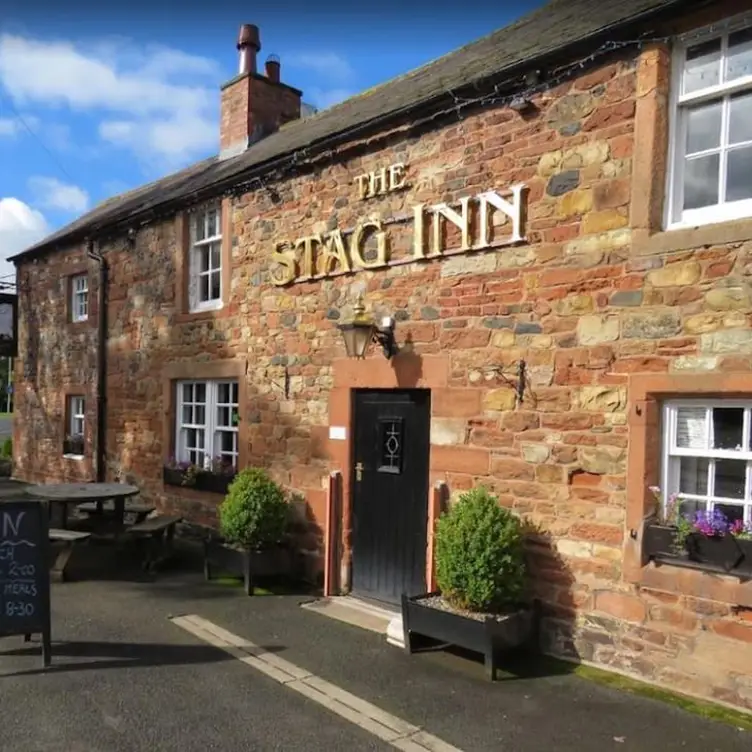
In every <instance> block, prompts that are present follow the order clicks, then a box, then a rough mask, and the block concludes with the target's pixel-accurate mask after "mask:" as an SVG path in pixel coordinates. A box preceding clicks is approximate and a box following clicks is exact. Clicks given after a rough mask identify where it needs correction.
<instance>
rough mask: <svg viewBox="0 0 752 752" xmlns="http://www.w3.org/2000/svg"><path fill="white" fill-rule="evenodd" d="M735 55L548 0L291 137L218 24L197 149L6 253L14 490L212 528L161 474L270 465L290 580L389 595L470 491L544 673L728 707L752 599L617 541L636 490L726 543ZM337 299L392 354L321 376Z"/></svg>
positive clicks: (202, 507)
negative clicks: (494, 537) (134, 497)
mask: <svg viewBox="0 0 752 752" xmlns="http://www.w3.org/2000/svg"><path fill="white" fill-rule="evenodd" d="M751 30H752V2H748V1H747V0H744V1H743V2H740V1H739V0H736V1H735V2H717V3H712V4H709V3H707V2H692V1H690V0H635V1H634V2H630V3H624V2H621V1H620V0H601V2H599V3H595V4H593V3H590V2H585V0H571V2H568V3H563V2H554V3H551V4H550V5H547V6H545V7H544V8H542V9H541V10H539V11H536V12H534V13H532V14H530V15H529V16H526V17H525V18H523V19H522V20H520V21H519V22H516V23H515V24H514V25H512V26H510V27H507V28H505V29H501V30H499V31H496V32H494V33H493V34H491V35H490V36H488V37H485V38H484V39H481V40H479V41H477V42H475V43H473V44H471V45H468V46H466V47H463V48H462V49H460V50H458V51H456V52H454V53H451V54H450V55H447V56H445V57H444V58H441V59H439V60H437V61H434V62H433V63H430V64H428V65H427V66H425V67H423V68H422V69H420V71H417V72H413V73H409V74H407V75H406V76H402V77H400V78H398V79H396V80H394V81H392V82H389V83H387V84H384V85H383V86H379V87H376V88H375V89H372V90H370V91H368V92H365V93H364V94H362V95H359V96H357V97H354V98H353V99H350V100H348V101H346V102H343V103H341V104H339V105H336V106H333V107H331V108H329V109H327V110H324V111H322V112H319V113H315V114H308V113H307V111H306V108H305V107H304V106H303V104H302V102H301V92H300V91H299V90H297V89H294V88H293V87H291V86H288V85H287V84H284V83H281V78H280V77H281V76H282V75H283V74H282V72H281V67H280V65H281V64H280V63H279V62H278V61H276V60H274V59H272V60H270V61H269V62H268V63H267V65H266V68H265V72H264V73H260V72H258V71H257V66H256V53H257V52H258V51H259V50H260V49H261V41H260V34H259V30H258V29H256V28H255V27H251V26H244V27H243V31H242V33H241V38H240V41H239V43H238V44H239V53H240V64H239V73H238V75H237V76H236V77H235V78H233V79H232V80H231V81H229V82H228V83H227V84H226V85H225V86H224V87H223V88H222V91H221V94H220V93H218V97H219V98H220V99H221V118H220V133H218V152H219V155H218V157H215V158H211V159H208V160H205V161H203V162H200V163H198V164H196V165H193V166H191V167H188V168H186V169H185V170H183V171H182V172H179V173H177V174H175V175H171V176H168V177H166V178H164V179H163V180H161V181H158V182H156V183H154V184H153V185H150V186H146V187H144V188H140V189H136V190H135V191H133V192H132V193H126V194H124V195H123V196H120V197H118V198H117V199H116V200H111V201H106V202H104V203H103V204H101V205H100V206H98V207H96V208H95V209H94V210H93V211H92V212H90V213H89V214H87V215H85V216H83V217H81V218H80V219H78V220H77V221H76V222H74V223H73V224H71V225H70V226H68V227H66V228H63V229H62V230H59V231H58V232H56V233H55V234H53V235H52V236H50V237H49V238H48V239H46V240H45V241H43V242H42V243H40V244H38V245H36V246H34V247H32V248H30V249H28V250H27V251H25V252H23V253H22V254H20V255H18V256H17V257H16V258H15V263H16V266H17V286H18V296H19V300H18V310H19V322H18V341H19V357H18V358H17V359H16V361H15V375H14V385H15V395H14V401H15V421H14V442H13V443H14V453H15V455H16V459H15V468H14V472H15V475H16V476H17V477H19V478H21V479H24V480H28V481H35V482H37V481H58V482H59V481H73V480H89V479H92V478H94V477H96V478H97V479H99V480H102V481H105V480H107V481H112V480H115V479H118V478H119V479H123V480H127V481H129V482H133V483H135V484H137V485H138V486H139V487H140V488H141V489H142V494H143V496H144V498H145V500H148V501H149V502H154V503H155V504H156V505H157V506H158V507H159V508H160V509H165V510H171V511H175V512H178V513H180V514H181V515H182V516H184V517H185V518H186V519H188V520H190V521H191V522H193V523H195V524H203V525H212V526H213V525H216V522H217V520H216V510H217V506H218V504H219V503H220V501H221V500H222V495H221V493H216V492H211V491H200V490H196V489H191V488H185V487H180V486H175V485H170V483H169V482H165V477H166V476H167V473H166V472H165V469H164V468H165V464H166V463H168V462H169V460H170V459H171V458H172V457H175V459H177V460H186V459H190V460H194V461H195V460H198V461H202V462H203V461H208V459H207V457H206V455H211V457H214V456H219V457H221V458H222V459H223V460H226V461H227V462H231V463H232V464H233V465H236V466H238V467H246V466H249V465H257V466H263V467H266V468H268V470H269V472H270V473H271V474H272V475H273V477H274V478H275V479H276V480H278V481H280V482H281V483H283V484H284V485H285V486H286V487H287V488H289V489H290V490H291V491H294V492H295V493H296V499H297V500H296V502H295V505H296V510H297V512H298V520H297V528H296V529H297V531H298V537H297V541H298V546H299V549H300V551H301V555H302V556H303V557H304V559H305V562H306V567H307V572H308V575H309V576H310V577H311V578H313V579H315V578H323V579H324V580H325V582H326V584H327V587H329V588H331V589H332V591H333V592H350V591H351V592H354V593H359V594H362V595H370V596H371V597H376V598H380V599H382V600H385V601H387V602H391V603H394V602H395V600H396V595H395V594H396V593H397V592H398V591H399V590H401V589H404V590H413V589H418V588H425V587H427V586H430V585H431V584H432V581H433V580H432V578H433V571H432V563H431V562H432V548H431V541H432V537H431V534H432V522H433V520H434V518H435V516H436V515H437V514H438V513H439V511H440V509H441V507H442V504H445V503H452V501H453V500H454V499H456V497H457V495H458V494H459V493H461V492H462V491H463V490H466V489H468V488H471V487H472V486H474V485H477V484H481V483H482V484H485V485H487V486H488V487H489V488H490V489H491V490H492V491H493V492H494V493H495V494H496V495H497V496H498V497H499V500H500V503H502V504H504V505H505V506H508V507H510V508H511V509H513V510H514V511H515V512H516V513H518V514H520V515H521V516H523V517H525V518H526V520H527V521H528V522H529V524H530V526H531V530H532V532H531V535H530V541H529V562H530V568H531V573H532V588H533V591H534V593H535V595H537V596H538V597H539V598H540V599H541V600H542V602H543V606H544V619H543V624H542V626H543V630H542V643H543V647H544V649H545V650H546V651H547V652H549V653H551V654H555V655H558V656H563V657H565V658H569V659H572V660H576V661H585V662H589V663H594V664H597V665H601V666H605V667H607V668H611V669H613V670H616V671H620V672H625V673H628V674H631V675H635V676H638V677H640V678H642V679H645V680H647V681H651V682H654V683H657V684H660V685H665V686H668V687H670V688H672V689H675V690H678V691H682V692H686V693H689V694H693V695H699V696H702V697H706V698H711V699H713V700H716V701H719V702H723V703H727V704H730V705H733V706H735V707H738V708H743V709H747V710H752V681H751V680H750V676H752V582H750V581H749V579H748V578H744V577H740V576H737V575H735V574H734V573H733V572H724V571H718V570H713V569H712V568H708V567H705V566H703V565H702V564H696V563H692V562H679V563H678V564H677V563H666V562H664V563H656V561H655V560H650V556H649V552H648V551H647V550H646V548H645V546H644V535H643V532H644V528H645V524H646V520H649V519H650V518H651V515H652V514H653V513H654V510H655V496H654V493H653V492H652V491H650V490H649V489H650V487H651V486H655V487H659V489H660V490H659V491H658V492H657V493H658V495H659V496H661V503H663V504H665V503H666V502H667V501H668V500H669V499H670V497H671V495H672V494H673V493H675V492H676V493H681V494H683V496H684V499H685V502H684V503H685V504H686V505H687V509H688V511H692V512H694V511H696V510H700V511H703V510H706V511H708V510H713V509H720V510H721V511H722V512H724V514H726V515H728V516H730V517H731V518H733V519H740V520H741V521H742V523H752V487H750V484H751V483H752V471H750V464H752V326H751V322H752V203H750V202H752V188H750V184H749V180H748V179H747V178H748V175H749V170H750V169H751V168H750V165H752V130H751V129H752V126H750V125H749V124H750V123H752V116H751V115H750V114H749V113H750V112H752V108H750V104H749V102H750V101H752V100H751V99H750V98H751V97H752V52H750V48H751V47H752V43H751V42H750V40H751V39H752V31H751ZM282 62H284V61H282ZM700 125H702V126H703V127H699V126H700ZM696 126H697V127H696ZM680 134H681V137H680ZM523 186H524V189H523ZM360 295H362V296H363V300H364V304H365V306H366V309H367V313H368V315H370V316H372V317H373V319H374V321H376V322H380V321H382V320H383V319H384V318H388V319H389V320H390V321H391V322H393V324H394V328H393V335H394V338H395V341H396V344H397V346H398V347H399V352H398V354H396V355H395V356H394V357H392V358H390V359H387V358H386V357H384V355H383V354H382V352H381V349H380V348H379V347H376V346H374V347H373V348H372V349H371V351H370V353H369V355H368V357H366V358H365V359H363V360H358V359H354V358H352V359H351V358H347V357H346V355H345V348H344V343H343V337H342V333H341V332H340V330H339V328H338V325H340V324H345V323H347V322H348V321H349V320H350V316H351V314H352V311H353V305H354V303H355V301H356V300H357V299H358V297H359V296H360ZM103 305H104V308H103V307H102V306H103ZM103 314H106V315H103ZM69 436H74V437H80V441H79V443H78V444H77V446H82V447H83V451H82V453H81V454H80V455H79V454H76V455H70V454H69V453H64V451H63V445H64V443H66V438H67V437H69ZM69 443H70V442H68V443H67V444H66V446H68V445H69ZM332 473H339V474H341V475H340V477H341V481H338V480H336V478H337V476H335V478H334V479H332V477H331V474H332ZM331 493H333V494H334V495H335V497H337V498H338V499H339V501H340V502H341V504H338V505H335V508H336V509H337V510H338V514H336V515H334V514H332V516H330V518H329V520H327V510H328V509H331V508H330V507H328V506H327V497H328V495H329V494H331ZM328 523H329V524H328ZM369 536H370V538H369ZM369 541H370V542H373V541H375V542H376V543H375V544H373V545H371V543H370V542H369ZM408 594H409V595H412V594H414V593H408Z"/></svg>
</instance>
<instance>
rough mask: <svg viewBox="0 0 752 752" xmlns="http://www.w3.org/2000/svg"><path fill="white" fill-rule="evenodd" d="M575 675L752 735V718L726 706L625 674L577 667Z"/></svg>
mask: <svg viewBox="0 0 752 752" xmlns="http://www.w3.org/2000/svg"><path fill="white" fill-rule="evenodd" d="M572 673H574V674H576V675H577V676H579V677H580V678H582V679H587V680H588V681H592V682H596V683H597V684H602V685H605V686H607V687H613V688H614V689H619V690H621V691H622V692H629V693H630V694H633V695H639V696H641V697H647V698H649V699H651V700H658V701H659V702H665V703H667V704H669V705H673V706H675V707H677V708H680V709H681V710H684V711H686V712H687V713H692V714H693V715H697V716H700V717H701V718H705V719H707V720H709V721H718V722H719V723H727V724H729V725H731V726H734V727H736V728H739V729H743V730H744V731H752V715H750V714H749V713H744V712H741V711H736V710H732V709H731V708H727V707H725V706H723V705H717V704H715V703H713V702H704V701H702V700H696V699H695V698H694V697H688V696H687V695H683V694H680V693H679V692H672V691H670V690H668V689H663V688H662V687H655V686H653V685H651V684H646V683H645V682H641V681H638V680H637V679H631V678H629V677H627V676H622V675H621V674H614V673H611V672H610V671H602V670H601V669H597V668H593V667H592V666H583V665H577V666H574V667H573V671H572Z"/></svg>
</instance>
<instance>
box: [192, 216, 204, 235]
mask: <svg viewBox="0 0 752 752" xmlns="http://www.w3.org/2000/svg"><path fill="white" fill-rule="evenodd" d="M193 237H194V239H195V240H197V241H199V240H203V239H204V238H205V237H206V230H205V228H204V215H203V214H202V213H200V212H198V213H196V214H194V215H193Z"/></svg>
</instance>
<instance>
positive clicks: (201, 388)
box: [194, 381, 206, 405]
mask: <svg viewBox="0 0 752 752" xmlns="http://www.w3.org/2000/svg"><path fill="white" fill-rule="evenodd" d="M194 395H195V401H196V402H199V403H200V404H202V405H205V404H206V382H205V381H199V382H197V383H196V391H195V393H194Z"/></svg>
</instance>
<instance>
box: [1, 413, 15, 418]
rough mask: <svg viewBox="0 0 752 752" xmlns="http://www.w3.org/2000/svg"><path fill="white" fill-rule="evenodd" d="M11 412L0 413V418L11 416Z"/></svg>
mask: <svg viewBox="0 0 752 752" xmlns="http://www.w3.org/2000/svg"><path fill="white" fill-rule="evenodd" d="M12 417H13V413H0V418H12Z"/></svg>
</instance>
